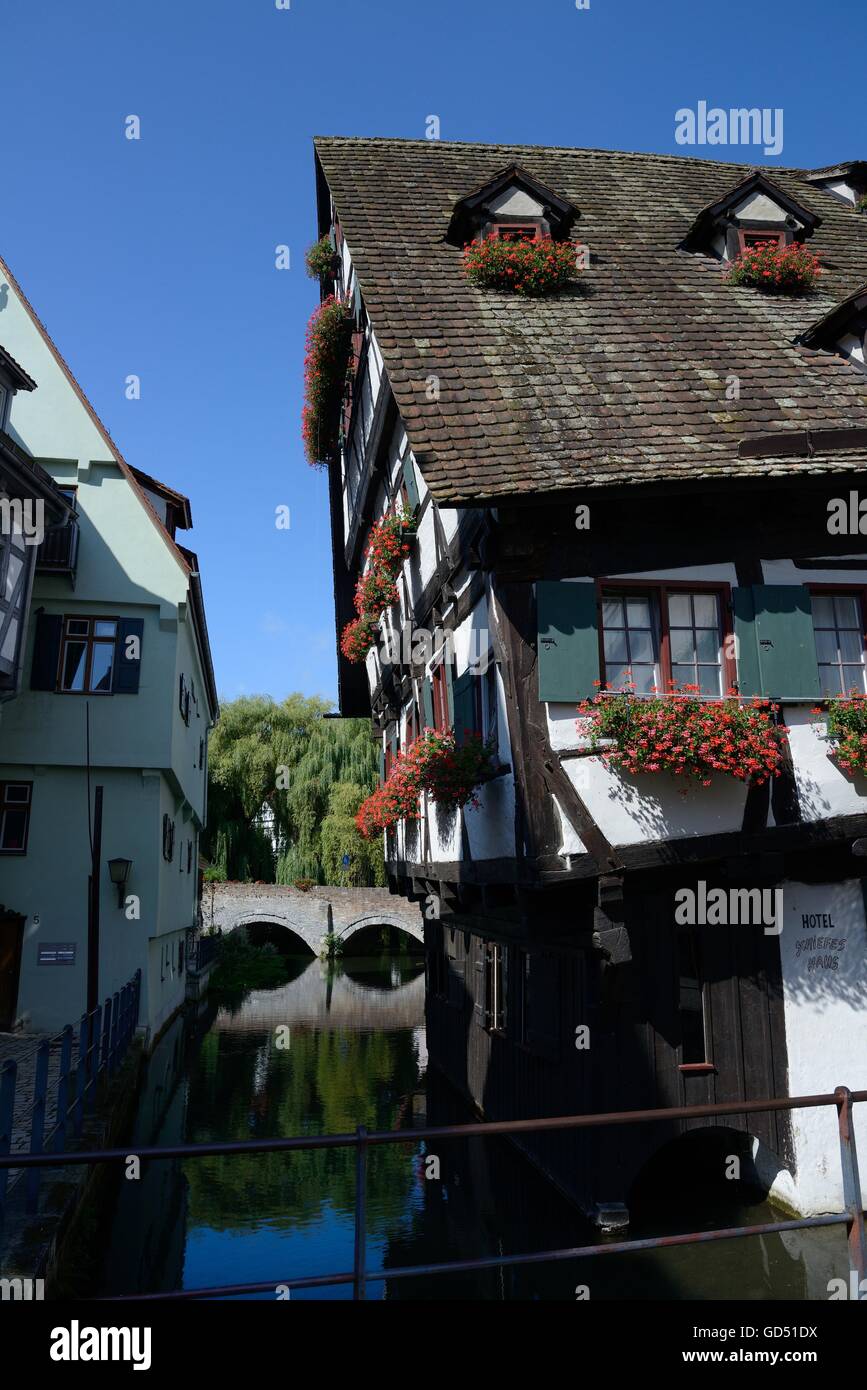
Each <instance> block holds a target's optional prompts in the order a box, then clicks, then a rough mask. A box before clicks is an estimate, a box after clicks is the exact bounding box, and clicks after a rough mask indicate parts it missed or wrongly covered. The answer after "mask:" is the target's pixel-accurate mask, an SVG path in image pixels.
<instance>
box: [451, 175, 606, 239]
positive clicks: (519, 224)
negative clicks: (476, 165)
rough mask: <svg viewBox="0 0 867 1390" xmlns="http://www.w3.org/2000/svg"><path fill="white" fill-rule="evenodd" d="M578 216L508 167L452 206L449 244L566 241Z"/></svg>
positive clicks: (555, 195) (530, 178)
mask: <svg viewBox="0 0 867 1390" xmlns="http://www.w3.org/2000/svg"><path fill="white" fill-rule="evenodd" d="M578 215H579V214H578V209H577V208H576V207H575V205H574V204H573V203H570V202H568V201H567V200H566V199H565V198H562V197H561V196H560V195H559V194H558V193H555V192H554V190H553V189H551V188H548V187H546V185H545V184H543V183H540V181H539V180H538V179H537V178H535V177H534V176H533V175H532V174H530V173H528V172H527V171H526V170H525V169H521V168H520V167H519V166H518V165H517V164H510V165H509V167H508V168H506V169H503V170H501V171H500V173H499V174H497V175H496V176H495V177H494V178H492V179H491V180H490V181H489V182H488V183H486V184H484V185H483V186H482V187H481V188H479V189H477V190H476V192H475V193H471V194H470V195H469V197H467V198H461V200H460V202H458V203H456V204H455V209H454V212H453V213H452V219H451V222H450V224H449V230H448V240H449V241H450V242H452V244H453V245H456V246H466V245H467V244H468V243H469V242H472V241H479V240H484V241H487V240H489V239H491V238H495V239H496V240H501V241H540V240H542V239H543V238H545V237H550V238H552V240H554V241H566V240H567V238H568V236H569V230H570V228H571V226H572V224H573V222H574V221H575V220H576V218H577V217H578Z"/></svg>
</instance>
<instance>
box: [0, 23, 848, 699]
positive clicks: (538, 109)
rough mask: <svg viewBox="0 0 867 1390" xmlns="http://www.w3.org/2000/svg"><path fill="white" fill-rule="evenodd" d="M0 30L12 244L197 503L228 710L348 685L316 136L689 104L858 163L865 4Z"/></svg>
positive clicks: (669, 110) (782, 159)
mask: <svg viewBox="0 0 867 1390" xmlns="http://www.w3.org/2000/svg"><path fill="white" fill-rule="evenodd" d="M0 36H2V46H3V52H4V63H3V82H2V87H0V109H2V115H3V129H4V133H5V138H4V141H3V176H4V178H3V182H4V191H5V195H6V196H5V197H4V200H3V213H2V219H0V250H2V254H3V256H4V257H5V258H6V259H7V260H8V262H9V263H10V265H11V267H12V269H13V271H14V272H15V273H16V275H17V276H18V278H19V279H20V280H21V282H22V284H23V287H24V289H25V292H26V293H27V294H28V295H29V297H30V298H31V300H32V301H33V303H34V305H35V307H36V309H37V312H38V313H39V314H40V315H41V317H42V318H43V320H44V321H45V323H46V324H47V326H48V328H49V331H50V332H51V333H52V335H53V336H54V338H55V340H56V342H57V343H58V346H59V347H60V349H61V351H62V352H63V353H64V355H65V356H66V358H67V360H68V361H69V362H70V364H71V366H72V368H73V371H74V372H75V373H76V375H77V376H78V378H79V380H80V381H81V384H82V386H83V387H84V389H85V391H86V392H87V394H88V396H89V397H90V399H91V400H92V401H93V403H94V405H95V407H96V409H97V411H98V412H99V414H100V415H101V417H102V418H103V420H104V421H105V423H106V425H107V426H108V428H109V430H110V431H111V433H112V435H113V436H114V438H115V439H116V441H117V443H118V445H119V447H120V448H121V449H122V451H123V452H124V454H125V456H126V458H127V459H128V461H129V462H130V463H132V464H134V465H136V466H138V467H140V468H143V469H144V470H145V471H146V472H149V473H152V474H154V475H155V476H156V477H159V478H162V479H163V480H164V481H165V482H167V483H169V484H170V485H171V486H174V487H177V488H179V489H180V490H181V491H183V492H186V493H187V494H188V495H189V496H190V498H191V500H192V507H193V520H194V523H195V528H194V530H193V531H192V532H191V533H188V534H187V536H186V537H184V538H182V539H185V540H186V542H187V543H188V544H190V545H191V546H192V547H193V548H194V549H195V550H196V551H197V552H198V554H199V557H200V561H201V566H202V573H203V579H204V585H205V597H206V601H207V605H208V618H209V625H210V631H211V641H212V645H213V649H214V660H215V664H216V670H217V680H218V685H219V688H220V692H221V695H222V697H223V698H226V699H231V698H234V697H235V696H237V695H239V694H241V693H254V692H267V693H270V694H273V695H275V696H276V697H278V698H282V697H283V696H284V695H285V694H287V693H288V692H290V691H292V690H303V691H304V692H306V693H308V694H316V693H318V694H322V695H325V696H333V695H334V692H335V689H336V672H335V660H334V645H335V644H334V631H333V609H332V602H331V566H330V553H329V532H328V514H327V493H326V486H325V480H324V478H323V477H322V476H321V475H319V474H317V473H315V472H314V471H313V470H311V469H310V468H309V467H308V466H307V464H306V463H305V461H304V457H303V452H302V448H301V442H300V427H299V420H300V412H301V388H302V359H303V349H304V331H305V325H306V321H307V318H308V316H309V314H310V312H311V311H312V309H313V307H314V304H315V303H316V299H317V292H316V289H315V287H314V284H313V282H312V281H311V280H309V279H307V277H306V276H305V273H304V268H303V255H304V250H305V248H306V247H307V246H308V245H309V243H310V242H311V241H312V240H313V239H314V236H315V230H316V229H315V205H314V180H313V155H312V147H311V140H312V137H313V135H314V134H346V135H389V136H404V137H411V138H422V137H423V136H424V134H425V121H426V118H427V116H429V115H431V114H435V115H438V116H439V118H440V122H441V133H442V138H443V139H453V140H485V141H502V142H504V143H527V144H558V145H588V146H595V147H602V148H609V147H610V148H612V149H626V150H654V151H660V152H668V153H683V152H684V151H683V150H681V149H680V148H679V147H678V146H677V145H676V144H675V141H674V130H675V119H674V113H675V111H676V110H677V109H678V108H681V107H695V106H696V105H697V103H698V102H699V101H702V100H704V101H707V102H708V104H709V105H710V106H720V107H725V108H728V107H732V106H738V107H739V106H759V107H771V108H776V107H781V108H782V109H783V111H784V131H785V143H784V147H783V150H782V153H781V155H780V156H779V158H778V159H777V160H776V161H771V160H768V161H765V159H764V156H763V155H762V154H761V151H749V152H746V153H745V152H744V150H743V149H742V148H741V149H739V148H732V149H724V148H722V149H718V148H714V149H708V150H706V151H703V152H704V153H707V154H708V155H711V156H714V157H717V158H731V159H732V160H740V159H743V158H746V159H748V160H749V161H750V162H756V163H762V162H768V163H771V162H777V163H779V164H781V165H794V166H799V165H804V166H811V165H812V166H818V165H822V164H827V163H831V162H834V161H837V160H840V159H846V158H850V159H851V158H859V157H860V158H867V129H865V119H864V115H863V105H864V103H863V90H862V89H861V87H862V84H861V83H860V82H859V79H858V76H857V62H855V63H854V65H853V55H856V54H863V53H864V51H865V41H867V7H865V5H864V4H863V0H823V3H822V4H821V5H819V4H814V3H811V2H810V0H788V3H786V4H785V5H782V4H776V5H773V6H761V5H757V4H756V3H755V0H726V3H724V4H723V5H715V6H709V5H701V4H697V3H696V0H656V3H650V0H590V8H589V9H588V10H578V9H577V8H576V4H575V0H535V3H526V2H524V0H291V8H290V9H288V10H282V9H277V6H276V3H275V0H138V3H136V0H77V2H76V3H75V4H70V3H69V0H39V3H29V4H26V5H14V4H12V3H11V0H5V3H4V4H3V7H2V11H0ZM131 114H134V115H137V116H138V117H139V118H140V120H141V139H140V140H139V141H129V140H127V139H126V138H125V137H124V122H125V119H126V117H127V116H128V115H131ZM687 152H689V151H687ZM692 152H694V153H702V151H692ZM278 244H286V245H288V246H289V247H290V248H291V253H292V269H291V270H289V271H278V270H276V269H275V265H274V248H275V246H277V245H278ZM131 373H135V374H137V375H138V376H139V377H140V378H141V384H142V385H141V390H142V394H141V399H140V400H138V401H128V400H126V398H125V393H124V381H125V378H126V377H127V376H128V375H129V374H131ZM280 505H287V506H289V508H290V510H291V518H292V524H291V528H290V529H289V530H288V531H284V530H277V529H276V527H275V525H274V514H275V508H276V507H277V506H280Z"/></svg>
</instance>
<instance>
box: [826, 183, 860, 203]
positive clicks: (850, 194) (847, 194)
mask: <svg viewBox="0 0 867 1390" xmlns="http://www.w3.org/2000/svg"><path fill="white" fill-rule="evenodd" d="M818 187H819V188H822V189H824V190H825V192H826V193H833V195H834V197H835V198H840V199H841V200H842V201H843V202H844V203H849V204H850V205H851V206H852V207H854V206H855V204H856V202H857V201H858V200H857V197H856V194H855V189H854V188H853V187H852V185H851V184H850V183H846V181H845V180H844V179H828V181H827V182H826V183H820V184H819V185H818Z"/></svg>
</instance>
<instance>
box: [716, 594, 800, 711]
mask: <svg viewBox="0 0 867 1390" xmlns="http://www.w3.org/2000/svg"><path fill="white" fill-rule="evenodd" d="M742 593H743V591H742V590H738V589H736V590H735V591H734V600H735V631H736V633H737V636H738V640H739V649H740V650H739V657H740V662H739V665H740V667H741V669H742V671H743V676H744V679H745V684H741V694H743V695H766V696H769V697H771V698H776V699H786V698H788V699H801V700H815V699H817V698H818V696H819V666H818V661H817V658H816V639H815V637H814V635H813V607H812V603H811V601H810V593H809V590H808V589H806V588H805V587H804V585H803V584H754V585H753V587H752V590H751V598H752V608H753V621H752V627H753V632H752V635H750V633H749V630H748V629H749V626H750V624H749V617H748V605H747V603H746V600H745V599H744V598H740V599H738V597H737V595H738V594H742ZM748 687H751V688H748Z"/></svg>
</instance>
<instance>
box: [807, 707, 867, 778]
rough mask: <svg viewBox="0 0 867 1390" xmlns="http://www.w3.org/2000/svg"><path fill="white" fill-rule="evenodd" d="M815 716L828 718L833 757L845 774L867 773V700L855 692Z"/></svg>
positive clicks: (815, 712) (818, 711)
mask: <svg viewBox="0 0 867 1390" xmlns="http://www.w3.org/2000/svg"><path fill="white" fill-rule="evenodd" d="M813 713H814V714H826V715H827V719H828V738H829V740H830V742H831V756H832V757H833V758H834V760H835V761H836V762H838V763H839V764H840V767H842V769H843V771H844V772H867V697H865V696H864V695H861V694H856V693H855V692H854V691H853V692H852V694H851V695H850V696H842V697H841V698H840V699H834V700H829V701H828V703H827V706H826V707H825V708H824V709H823V708H822V707H821V706H820V705H817V706H816V708H815V709H814V710H813Z"/></svg>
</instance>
